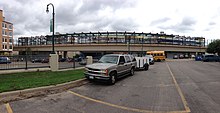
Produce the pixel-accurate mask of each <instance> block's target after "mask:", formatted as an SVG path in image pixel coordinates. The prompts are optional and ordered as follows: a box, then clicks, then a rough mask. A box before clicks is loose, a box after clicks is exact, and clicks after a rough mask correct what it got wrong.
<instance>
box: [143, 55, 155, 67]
mask: <svg viewBox="0 0 220 113" xmlns="http://www.w3.org/2000/svg"><path fill="white" fill-rule="evenodd" d="M145 57H148V58H149V62H150V65H153V64H154V57H153V55H145Z"/></svg>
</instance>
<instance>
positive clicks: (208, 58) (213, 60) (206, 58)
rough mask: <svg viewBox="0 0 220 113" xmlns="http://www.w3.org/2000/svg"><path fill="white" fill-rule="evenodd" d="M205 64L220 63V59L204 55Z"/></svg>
mask: <svg viewBox="0 0 220 113" xmlns="http://www.w3.org/2000/svg"><path fill="white" fill-rule="evenodd" d="M202 61H203V62H218V61H220V57H219V56H217V55H204V57H203V59H202Z"/></svg>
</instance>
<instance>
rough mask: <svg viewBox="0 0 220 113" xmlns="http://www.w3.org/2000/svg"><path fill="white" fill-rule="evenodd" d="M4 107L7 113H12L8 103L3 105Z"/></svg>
mask: <svg viewBox="0 0 220 113" xmlns="http://www.w3.org/2000/svg"><path fill="white" fill-rule="evenodd" d="M5 107H6V109H7V112H8V113H13V111H12V109H11V106H10V104H9V103H7V104H5Z"/></svg>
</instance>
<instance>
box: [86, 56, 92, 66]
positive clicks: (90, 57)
mask: <svg viewBox="0 0 220 113" xmlns="http://www.w3.org/2000/svg"><path fill="white" fill-rule="evenodd" d="M92 63H93V59H92V56H86V64H92Z"/></svg>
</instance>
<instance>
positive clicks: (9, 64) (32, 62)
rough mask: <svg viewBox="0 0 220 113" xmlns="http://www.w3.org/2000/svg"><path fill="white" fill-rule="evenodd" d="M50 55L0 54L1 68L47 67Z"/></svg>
mask: <svg viewBox="0 0 220 113" xmlns="http://www.w3.org/2000/svg"><path fill="white" fill-rule="evenodd" d="M47 67H50V66H49V56H47V55H44V56H42V55H41V56H40V55H16V56H0V70H12V69H30V68H47Z"/></svg>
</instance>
